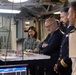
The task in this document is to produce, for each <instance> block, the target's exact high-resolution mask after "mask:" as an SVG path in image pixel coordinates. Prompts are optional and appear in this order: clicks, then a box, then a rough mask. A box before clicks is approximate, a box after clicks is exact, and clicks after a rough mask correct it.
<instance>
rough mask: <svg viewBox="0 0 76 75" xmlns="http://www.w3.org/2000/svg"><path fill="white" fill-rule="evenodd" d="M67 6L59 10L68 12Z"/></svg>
mask: <svg viewBox="0 0 76 75" xmlns="http://www.w3.org/2000/svg"><path fill="white" fill-rule="evenodd" d="M68 10H69V7H63V8H62V9H61V10H60V11H61V12H65V13H68Z"/></svg>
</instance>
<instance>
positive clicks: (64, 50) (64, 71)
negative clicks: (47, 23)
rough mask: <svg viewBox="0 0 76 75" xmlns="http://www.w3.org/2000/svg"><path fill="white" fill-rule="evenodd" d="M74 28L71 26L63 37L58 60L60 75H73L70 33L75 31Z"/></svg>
mask: <svg viewBox="0 0 76 75" xmlns="http://www.w3.org/2000/svg"><path fill="white" fill-rule="evenodd" d="M73 29H74V27H73V26H69V27H68V28H67V30H66V33H65V34H64V36H63V39H62V43H61V48H60V57H59V59H58V62H57V64H58V66H57V68H58V71H59V72H60V75H71V72H72V61H71V59H70V58H69V40H68V37H69V33H70V31H71V30H73Z"/></svg>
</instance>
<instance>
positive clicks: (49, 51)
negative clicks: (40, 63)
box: [39, 18, 63, 75]
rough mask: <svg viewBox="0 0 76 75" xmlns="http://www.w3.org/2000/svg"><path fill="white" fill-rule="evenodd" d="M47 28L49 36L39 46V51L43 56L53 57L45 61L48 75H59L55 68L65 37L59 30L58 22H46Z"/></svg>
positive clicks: (52, 20) (47, 20)
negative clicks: (63, 37)
mask: <svg viewBox="0 0 76 75" xmlns="http://www.w3.org/2000/svg"><path fill="white" fill-rule="evenodd" d="M45 28H46V30H47V31H48V36H47V37H46V39H45V40H44V41H43V42H42V43H41V44H40V45H39V49H40V50H41V51H42V52H43V54H45V55H49V56H50V57H51V59H50V60H48V61H44V65H45V68H46V75H57V74H56V73H55V72H54V70H53V67H54V65H55V63H56V61H57V59H58V57H59V50H60V44H61V40H62V36H63V35H62V33H61V32H60V30H59V27H58V25H57V22H56V20H55V19H53V18H48V19H46V20H45Z"/></svg>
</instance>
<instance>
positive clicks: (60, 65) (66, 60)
mask: <svg viewBox="0 0 76 75" xmlns="http://www.w3.org/2000/svg"><path fill="white" fill-rule="evenodd" d="M71 64H72V61H71V58H69V57H68V55H67V56H65V57H64V58H63V59H62V60H60V62H58V65H57V68H58V70H59V71H60V70H63V69H66V68H68V67H69V66H71Z"/></svg>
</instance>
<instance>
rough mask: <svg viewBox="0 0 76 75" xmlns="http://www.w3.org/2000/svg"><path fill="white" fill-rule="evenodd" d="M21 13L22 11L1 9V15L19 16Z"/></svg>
mask: <svg viewBox="0 0 76 75" xmlns="http://www.w3.org/2000/svg"><path fill="white" fill-rule="evenodd" d="M20 12H21V11H20V10H11V9H0V13H10V14H11V13H12V14H18V13H20Z"/></svg>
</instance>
